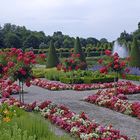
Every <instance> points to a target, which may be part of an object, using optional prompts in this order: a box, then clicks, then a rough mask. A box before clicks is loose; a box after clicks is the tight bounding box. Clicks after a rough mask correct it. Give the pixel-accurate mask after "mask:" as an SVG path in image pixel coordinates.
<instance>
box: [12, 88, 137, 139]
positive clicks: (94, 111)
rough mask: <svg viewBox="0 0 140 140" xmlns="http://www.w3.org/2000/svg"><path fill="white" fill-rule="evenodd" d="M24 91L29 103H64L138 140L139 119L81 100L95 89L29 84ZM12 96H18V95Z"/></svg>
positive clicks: (59, 132) (133, 96) (135, 96)
mask: <svg viewBox="0 0 140 140" xmlns="http://www.w3.org/2000/svg"><path fill="white" fill-rule="evenodd" d="M25 91H27V92H28V93H27V94H25V101H26V102H27V103H31V102H33V101H44V100H46V99H47V100H51V101H53V102H54V103H56V104H64V105H66V106H68V107H69V108H70V109H71V110H72V111H74V112H76V113H80V112H82V111H84V112H85V113H86V114H88V115H89V117H90V119H91V120H92V119H95V120H96V121H97V122H99V123H101V124H103V125H107V124H108V125H109V124H112V125H113V126H114V128H116V129H118V130H120V131H121V133H122V134H126V135H128V136H131V137H132V136H135V137H137V140H140V120H138V119H136V118H133V117H130V116H127V115H124V114H121V113H118V112H115V111H112V110H110V109H107V108H103V107H99V106H96V105H94V104H90V103H87V102H84V101H81V100H82V99H83V98H84V97H86V96H88V95H92V94H94V93H96V90H89V91H73V90H64V91H49V90H46V89H43V88H40V87H37V86H31V87H30V88H25ZM13 96H14V97H16V98H18V95H13ZM129 99H130V100H131V99H132V100H138V99H139V100H140V94H136V95H132V96H131V95H129ZM55 131H56V133H57V134H59V135H62V134H64V132H63V131H62V130H60V129H58V128H55Z"/></svg>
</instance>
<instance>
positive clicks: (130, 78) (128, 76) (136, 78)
mask: <svg viewBox="0 0 140 140" xmlns="http://www.w3.org/2000/svg"><path fill="white" fill-rule="evenodd" d="M126 79H127V80H134V81H140V76H137V75H126Z"/></svg>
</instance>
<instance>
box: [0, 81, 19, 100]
mask: <svg viewBox="0 0 140 140" xmlns="http://www.w3.org/2000/svg"><path fill="white" fill-rule="evenodd" d="M0 90H1V93H0V97H5V98H7V97H9V96H10V95H11V94H13V93H18V92H19V91H20V87H19V86H18V85H17V84H15V83H12V82H10V81H5V80H0Z"/></svg>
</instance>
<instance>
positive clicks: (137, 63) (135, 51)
mask: <svg viewBox="0 0 140 140" xmlns="http://www.w3.org/2000/svg"><path fill="white" fill-rule="evenodd" d="M130 58H131V59H130V66H132V67H139V68H140V48H139V45H138V42H137V39H136V38H134V39H133V43H132V47H131V53H130Z"/></svg>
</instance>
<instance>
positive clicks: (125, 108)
mask: <svg viewBox="0 0 140 140" xmlns="http://www.w3.org/2000/svg"><path fill="white" fill-rule="evenodd" d="M133 92H134V91H132V93H133ZM125 94H126V92H125ZM129 94H130V92H129ZM115 95H116V94H114V90H112V91H111V90H108V91H107V90H106V91H98V92H97V94H94V95H91V96H88V97H87V98H85V101H87V102H90V103H93V104H96V105H99V106H103V107H107V108H110V109H112V110H115V111H117V112H121V113H124V114H127V115H131V116H134V117H137V118H139V119H140V102H133V103H130V102H129V101H127V100H125V99H127V98H126V96H124V94H123V93H122V94H120V93H118V95H116V96H115Z"/></svg>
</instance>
